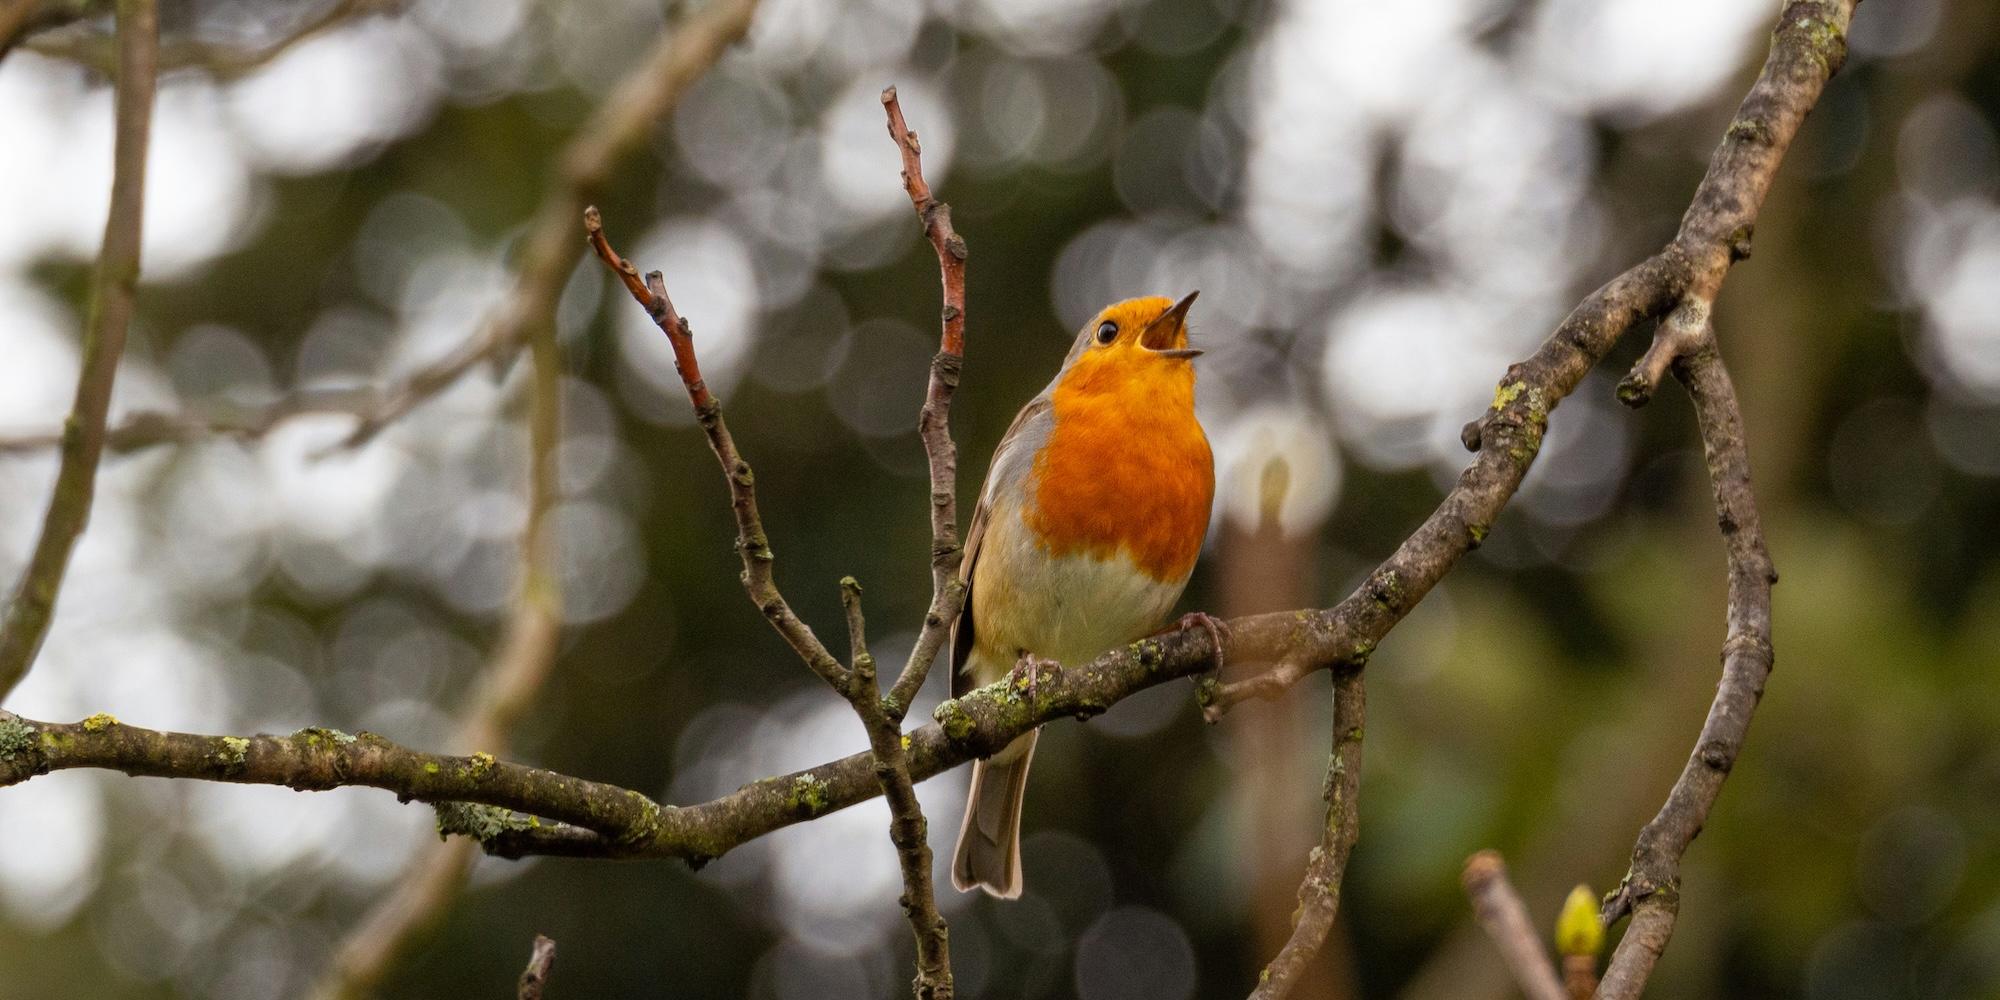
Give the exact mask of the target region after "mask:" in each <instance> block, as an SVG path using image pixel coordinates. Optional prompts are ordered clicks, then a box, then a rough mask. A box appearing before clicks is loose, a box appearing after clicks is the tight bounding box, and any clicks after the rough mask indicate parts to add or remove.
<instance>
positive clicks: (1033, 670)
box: [1007, 650, 1062, 700]
mask: <svg viewBox="0 0 2000 1000" xmlns="http://www.w3.org/2000/svg"><path fill="white" fill-rule="evenodd" d="M1044 671H1046V672H1047V673H1048V676H1049V678H1050V679H1051V680H1053V679H1055V678H1056V677H1058V676H1060V675H1061V674H1062V664H1060V663H1057V662H1056V661H1054V660H1050V659H1046V658H1044V657H1040V656H1036V655H1035V654H1033V653H1030V652H1027V651H1026V650H1023V651H1022V652H1021V658H1020V659H1018V660H1015V661H1014V669H1013V670H1011V671H1009V672H1008V674H1007V678H1008V683H1009V686H1010V687H1012V688H1013V689H1014V691H1015V693H1017V694H1026V695H1027V696H1028V698H1029V700H1033V699H1034V698H1035V697H1036V694H1037V692H1038V691H1039V690H1040V688H1041V678H1042V674H1043V672H1044Z"/></svg>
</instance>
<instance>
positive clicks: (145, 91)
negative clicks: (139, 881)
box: [0, 0, 160, 699]
mask: <svg viewBox="0 0 2000 1000" xmlns="http://www.w3.org/2000/svg"><path fill="white" fill-rule="evenodd" d="M117 24H118V85H117V98H116V102H115V103H116V111H115V115H116V123H115V125H114V128H115V133H114V138H113V140H112V154H111V207H110V212H109V214H108V215H107V216H106V217H105V220H104V244H103V247H102V249H100V250H99V251H98V256H97V270H96V272H95V273H94V274H92V276H91V282H90V319H89V324H88V326H87V327H86V328H85V332H84V339H83V370H82V372H81V373H80V374H79V375H78V376H77V380H76V399H75V402H73V403H72V404H71V405H70V412H69V419H68V420H66V421H64V423H63V434H62V462H61V466H60V467H59V468H58V469H57V471H56V485H55V490H54V492H53V493H52V495H51V496H50V497H49V507H48V512H47V513H46V514H45V515H44V516H43V518H42V533H41V536H40V537H39V538H38V539H37V540H36V542H35V551H34V554H33V555H32V556H30V557H29V559H28V567H27V569H26V570H25V571H23V572H22V574H21V580H20V582H19V583H18V584H17V585H16V586H15V588H14V594H13V598H12V600H10V601H9V602H8V604H7V613H6V617H5V618H4V619H0V699H4V698H6V696H7V692H9V691H12V690H13V689H14V685H16V684H18V683H20V681H21V678H22V677H24V676H26V675H27V673H28V668H29V667H30V666H32V665H33V664H34V662H35V655H36V654H37V653H39V652H41V649H42V640H44V639H46V638H47V637H48V634H49V624H50V622H51V621H52V620H53V619H54V618H55V610H56V595H57V594H59V593H60V592H61V591H62V584H63V575H64V574H65V573H66V572H67V571H68V569H69V555H70V552H71V550H73V549H74V548H75V547H76V539H77V536H79V535H81V534H83V528H84V525H85V524H87V523H89V521H90V507H91V502H92V500H93V499H94V498H95V496H96V492H97V465H98V460H99V459H100V458H101V457H102V456H103V454H104V420H105V413H106V411H107V410H109V409H110V407H111V384H112V381H113V380H114V379H115V378H116V377H117V375H118V359H119V358H120V357H122V356H123V355H124V353H125V331H126V329H127V327H129V326H130V325H131V321H132V308H133V299H134V298H135V297H136V295H137V293H138V286H139V224H140V220H141V219H142V218H143V217H144V215H145V207H146V149H147V146H148V145H149V143H150V140H151V137H152V129H153V93H154V90H155V89H156V86H157V84H158V82H159V79H158V78H159V45H160V18H159V11H158V10H157V9H156V8H155V6H154V2H153V0H119V3H118V18H117Z"/></svg>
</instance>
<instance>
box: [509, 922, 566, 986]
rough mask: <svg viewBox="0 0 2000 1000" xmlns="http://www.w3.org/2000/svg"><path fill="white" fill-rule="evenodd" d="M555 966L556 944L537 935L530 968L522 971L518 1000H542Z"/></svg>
mask: <svg viewBox="0 0 2000 1000" xmlns="http://www.w3.org/2000/svg"><path fill="white" fill-rule="evenodd" d="M555 964H556V943H555V942H554V941H551V940H549V939H548V938H547V937H545V936H543V935H540V934H537V935H535V947H534V949H533V950H531V951H530V952H528V967H527V968H525V969H522V970H521V983H520V986H519V988H518V989H517V990H516V991H515V994H514V995H515V997H516V998H518V1000H542V990H543V988H544V987H546V986H548V985H549V968H550V967H551V966H553V965H555Z"/></svg>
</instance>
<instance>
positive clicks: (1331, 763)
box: [1250, 667, 1368, 1000]
mask: <svg viewBox="0 0 2000 1000" xmlns="http://www.w3.org/2000/svg"><path fill="white" fill-rule="evenodd" d="M1367 712H1368V705H1367V693H1366V691H1365V690H1364V689H1363V687H1362V684H1361V669H1360V668H1359V667H1355V668H1353V669H1348V670H1341V671H1337V672H1336V673H1335V674H1334V679H1333V751H1332V752H1331V753H1330V754H1329V755H1328V759H1327V770H1326V789H1325V792H1324V794H1325V797H1326V828H1325V831H1324V832H1323V833H1322V834H1321V836H1320V842H1319V846H1318V847H1315V848H1313V850H1312V854H1311V856H1310V857H1309V858H1308V859H1307V860H1306V874H1305V878H1304V880H1303V881H1301V882H1300V883H1299V910H1298V913H1297V915H1296V916H1294V917H1293V925H1292V936H1291V939H1290V940H1288V941H1286V942H1285V946H1284V947H1283V948H1281V949H1279V950H1278V954H1277V955H1276V956H1275V957H1273V958H1272V959H1271V964H1269V965H1267V966H1265V967H1264V973H1263V975H1262V976H1261V977H1259V979H1258V983H1257V988H1256V989H1255V990H1253V991H1252V992H1251V993H1250V997H1251V1000H1282V998H1284V997H1286V996H1288V995H1290V994H1291V991H1292V988H1293V987H1294V986H1296V985H1297V984H1298V980H1299V977H1300V975H1301V974H1303V973H1304V972H1305V970H1306V966H1307V965H1308V964H1309V963H1310V962H1311V961H1312V959H1313V956H1315V955H1318V954H1319V949H1320V946H1321V945H1323V944H1325V943H1326V935H1327V931H1329V930H1331V929H1332V928H1333V918H1334V916H1335V915H1336V914H1337V913H1338V912H1339V910H1340V889H1341V884H1342V882H1343V880H1344V879H1345V877H1346V872H1347V858H1348V855H1350V854H1352V853H1353V852H1354V842H1355V841H1356V840H1357V839H1359V838H1360V836H1361V739H1362V735H1363V733H1364V731H1365V730H1366V728H1367Z"/></svg>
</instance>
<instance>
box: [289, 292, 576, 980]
mask: <svg viewBox="0 0 2000 1000" xmlns="http://www.w3.org/2000/svg"><path fill="white" fill-rule="evenodd" d="M528 344H529V351H530V361H531V363H532V365H533V379H532V382H531V391H530V394H529V412H528V470H529V472H528V522H527V525H526V526H525V527H524V529H523V530H522V533H521V553H520V560H521V583H520V589H519V590H518V592H516V594H515V595H514V607H513V611H512V613H511V615H510V616H509V618H508V622H507V631H506V635H505V638H503V639H502V641H501V645H500V651H499V653H498V654H497V655H496V656H495V658H494V661H493V665H492V667H491V669H490V671H489V672H488V673H487V675H486V677H485V678H484V680H483V684H482V686H481V688H480V692H479V695H478V699H477V701H476V702H475V703H474V704H473V707H472V709H471V710H470V711H469V712H467V714H466V716H465V718H464V720H463V721H462V722H461V723H460V726H459V732H458V742H459V743H460V744H461V745H462V746H464V747H465V748H467V749H470V750H477V751H483V752H486V753H491V754H495V755H503V754H505V753H506V752H507V748H508V743H509V741H510V737H511V736H512V733H513V730H514V727H515V725H516V724H518V723H519V721H520V719H521V716H522V715H524V714H526V712H527V710H528V709H529V707H531V705H532V704H533V702H534V698H535V695H536V693H537V692H539V691H540V690H541V687H542V683H543V682H544V681H545V680H547V678H548V674H549V669H550V667H551V666H553V665H554V663H555V658H556V641H557V639H558V638H559V637H560V635H561V630H562V592H561V588H560V583H559V581H558V578H557V571H556V566H555V560H556V545H555V539H554V538H553V537H552V535H551V534H550V528H549V515H550V513H551V512H552V511H554V509H555V506H556V503H557V501H558V500H559V499H560V497H559V487H558V482H557V478H556V446H557V445H558V444H559V443H561V440H562V424H561V417H562V396H561V393H562V355H561V350H560V348H559V347H558V346H557V344H556V337H555V324H554V320H553V317H546V318H545V321H544V322H541V323H538V324H536V325H535V326H534V327H533V328H532V329H531V331H530V332H529V339H528ZM478 856H479V842H478V841H477V840H474V839H470V838H465V837H459V838H456V839H443V838H440V840H439V841H438V842H437V843H434V844H430V845H428V846H427V847H426V848H425V850H424V851H423V852H422V853H421V854H419V855H418V856H417V858H416V859H415V860H414V861H412V862H411V863H410V865H409V866H408V867H407V868H405V869H404V871H403V874H402V876H401V877H400V878H398V879H397V881H396V889H395V891H393V892H391V893H390V894H389V895H388V896H387V897H385V898H383V899H382V900H381V901H380V902H378V903H377V904H376V905H375V906H374V907H373V908H372V909H370V910H369V912H368V913H367V915H366V916H364V917H362V919H361V922H360V923H359V924H358V925H356V927H355V928H354V930H353V931H351V932H350V933H349V934H348V936H347V938H346V940H344V941H343V942H342V943H341V944H340V947H339V949H338V950H337V952H336V953H335V957H334V963H333V968H332V969H331V970H330V971H329V973H328V975H327V978H326V980H325V981H324V982H322V983H321V984H320V986H319V989H318V995H319V996H321V997H325V998H348V997H358V996H365V995H367V994H368V993H371V992H373V991H374V990H375V988H376V987H377V986H378V985H379V984H380V983H381V982H382V981H383V979H384V978H386V977H387V976H388V974H389V973H390V972H391V971H393V970H394V969H395V968H396V967H397V966H399V965H401V964H402V962H403V960H404V959H405V958H407V957H408V955H409V953H410V952H411V951H412V950H414V949H415V947H416V946H417V945H418V943H420V942H421V941H422V940H423V939H424V937H425V936H426V934H427V932H428V931H430V930H431V929H432V928H434V927H435V926H436V925H437V924H438V922H439V921H441V920H442V919H443V918H444V916H445V914H446V912H447V911H448V910H449V909H450V907H451V904H452V902H453V901H454V900H456V899H457V898H458V896H459V894H460V893H461V892H463V891H464V889H465V883H466V881H467V879H468V878H469V877H470V876H471V873H472V864H473V862H474V861H475V860H477V859H478Z"/></svg>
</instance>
